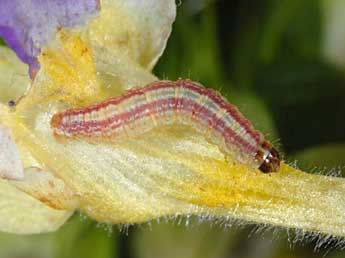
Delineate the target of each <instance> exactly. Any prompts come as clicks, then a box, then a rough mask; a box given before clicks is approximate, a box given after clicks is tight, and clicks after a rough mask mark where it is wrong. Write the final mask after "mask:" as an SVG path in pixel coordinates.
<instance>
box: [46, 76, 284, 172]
mask: <svg viewBox="0 0 345 258" xmlns="http://www.w3.org/2000/svg"><path fill="white" fill-rule="evenodd" d="M173 124H181V125H187V126H191V127H193V128H194V129H195V130H196V131H198V132H200V133H203V134H205V135H206V138H207V139H208V140H209V141H210V142H212V143H214V144H216V145H217V146H218V147H219V148H220V150H221V151H222V152H223V153H224V154H225V155H226V156H227V155H231V156H232V157H234V158H235V159H236V160H237V161H238V162H240V163H245V164H250V165H251V166H253V167H254V168H255V169H257V168H259V169H260V170H261V171H262V172H264V173H270V172H276V171H278V170H279V166H280V158H279V153H278V152H277V151H276V149H275V148H274V147H272V145H271V144H270V142H268V141H267V140H265V139H264V137H263V136H262V134H261V133H260V132H259V131H257V130H255V129H254V128H253V126H252V125H251V123H250V122H249V121H248V120H247V119H246V118H244V116H243V115H242V114H241V113H240V112H239V111H238V109H237V108H236V107H235V106H234V105H232V104H230V103H229V102H228V101H227V100H226V99H225V98H223V97H222V96H221V95H220V94H219V93H218V92H216V91H215V90H212V89H207V88H204V87H203V86H202V85H200V84H198V83H196V82H192V81H190V80H178V81H157V82H154V83H151V84H148V85H146V86H144V87H139V88H134V89H131V90H129V91H127V92H125V93H124V94H123V95H121V96H119V97H115V98H110V99H108V100H105V101H103V102H100V103H97V104H94V105H91V106H89V107H85V108H76V109H69V110H66V111H63V112H62V113H58V114H55V115H54V116H53V117H52V119H51V126H52V128H53V130H54V133H55V134H56V135H59V136H65V137H80V136H81V137H86V138H94V137H100V138H102V137H104V138H107V139H109V138H110V139H111V140H113V141H116V140H118V139H121V138H123V137H128V136H130V137H132V136H137V135H140V134H143V133H145V132H147V131H149V130H152V129H154V128H157V127H161V126H171V125H173Z"/></svg>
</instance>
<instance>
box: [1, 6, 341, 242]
mask: <svg viewBox="0 0 345 258" xmlns="http://www.w3.org/2000/svg"><path fill="white" fill-rule="evenodd" d="M31 1H32V2H36V1H34V0H31ZM83 3H85V1H84V2H83ZM76 5H77V4H76ZM94 6H98V5H94ZM77 9H78V10H79V8H77ZM91 9H92V10H98V7H97V8H91ZM83 10H84V9H83ZM87 10H89V9H87ZM99 10H100V11H95V12H92V14H93V15H91V16H90V13H89V12H86V14H85V15H86V16H87V17H90V18H88V19H86V20H85V19H82V20H83V24H84V25H79V26H71V27H70V26H62V27H61V28H58V29H57V26H56V22H54V23H53V27H51V26H52V25H51V24H50V23H48V24H47V26H48V27H50V28H49V29H44V30H42V31H50V34H49V37H46V36H45V37H44V40H39V42H41V43H40V44H39V47H37V48H36V50H37V51H38V52H34V54H32V53H33V52H30V53H31V54H30V56H31V57H33V58H34V59H35V60H38V61H37V62H38V64H39V66H40V69H39V70H38V71H37V73H32V75H33V76H32V77H33V79H32V81H31V88H30V89H29V90H28V91H27V92H26V94H25V97H23V98H21V100H20V101H19V102H18V104H17V105H16V107H15V108H13V107H8V106H7V105H5V104H2V105H0V124H2V126H4V127H6V128H8V129H9V130H10V135H9V137H7V139H9V140H8V141H9V143H10V144H11V145H12V144H13V143H14V142H15V144H16V146H17V148H18V151H19V153H20V161H21V162H22V164H23V167H24V168H25V169H24V178H21V177H19V176H18V177H17V178H15V179H17V180H13V178H10V177H11V175H16V174H18V173H15V172H18V171H13V173H11V172H7V173H6V174H4V175H3V176H2V177H3V178H2V179H1V180H0V184H1V187H0V192H1V195H0V205H1V206H2V207H5V208H3V209H1V211H0V229H1V230H3V231H7V232H14V233H39V232H45V231H52V230H56V229H57V228H58V227H59V226H61V225H62V224H63V223H64V222H65V221H66V220H67V219H68V217H69V216H70V215H71V214H72V213H73V212H74V211H75V210H77V209H78V210H81V211H82V212H84V213H86V214H87V215H88V216H90V217H91V218H93V219H95V220H97V221H101V222H106V223H138V222H143V221H147V220H150V219H153V218H157V217H161V216H176V215H181V214H182V215H183V214H194V215H207V216H214V217H219V218H224V219H229V218H235V219H242V220H247V221H253V222H256V223H264V224H272V225H276V226H284V227H293V228H300V229H305V230H310V231H316V232H322V233H326V234H334V235H338V236H343V235H345V232H344V227H343V220H342V216H343V214H344V210H345V207H344V204H343V203H344V202H343V197H342V196H344V195H343V193H344V189H345V188H344V186H345V185H344V180H343V179H340V178H331V177H323V176H317V175H311V174H307V173H304V172H301V171H299V170H296V169H294V168H292V167H289V166H288V165H286V164H283V165H282V168H281V170H280V171H279V173H277V174H274V175H265V174H256V173H253V171H252V169H251V168H249V167H247V166H246V165H243V164H242V165H241V164H237V163H236V162H234V163H232V162H229V160H225V158H224V155H223V154H222V153H221V152H220V151H219V149H218V148H217V146H215V145H212V144H210V143H209V142H207V141H206V140H205V138H204V137H203V136H202V135H199V134H197V133H195V132H194V131H192V130H183V131H182V130H180V129H178V128H174V127H172V128H169V129H165V130H154V131H152V132H150V133H148V134H145V135H144V136H143V137H139V138H138V139H136V140H135V141H131V140H129V141H126V142H119V143H113V144H109V143H104V142H100V141H97V142H95V143H89V142H86V141H82V140H77V139H76V140H66V139H60V140H59V139H57V138H55V137H54V136H53V134H52V130H51V128H50V119H51V117H52V115H53V114H55V113H56V112H58V111H59V110H63V109H66V108H68V107H78V106H83V105H86V104H90V103H94V102H96V101H100V100H103V99H105V98H108V97H113V96H116V95H120V94H121V93H122V92H123V91H124V90H126V89H129V88H131V87H133V86H138V85H145V84H147V83H148V82H151V81H154V80H157V78H156V77H155V76H154V75H152V73H151V72H150V70H151V69H152V67H153V66H154V64H155V63H156V62H157V60H158V58H159V57H160V55H161V54H162V52H163V49H164V47H165V45H166V41H167V38H168V36H169V34H170V30H171V24H172V22H173V21H174V18H175V3H174V1H171V0H163V1H162V0H147V1H140V0H105V1H102V2H101V4H100V6H99ZM80 15H81V14H80ZM81 16H82V15H81ZM30 19H32V17H31V16H30V17H29V20H30ZM23 20H25V19H23ZM53 20H55V21H59V20H60V19H58V18H56V19H55V18H54V19H53ZM34 24H36V23H34ZM68 24H69V23H68ZM75 24H76V23H73V25H75ZM58 27H59V26H58ZM30 35H31V34H30ZM35 35H36V34H35ZM38 35H40V33H38ZM23 49H26V45H25V47H24V48H23ZM36 50H35V51H36ZM2 51H3V52H2V53H3V54H2V56H3V57H2V58H1V59H0V60H2V62H1V63H4V64H3V65H1V66H0V70H1V71H2V70H3V69H8V68H6V67H8V64H11V62H12V63H13V65H12V66H13V67H14V69H21V73H23V68H18V61H14V60H13V57H12V56H11V53H10V52H9V51H8V50H4V49H3V50H2ZM5 63H6V64H5ZM29 64H30V65H32V64H31V63H29ZM36 67H38V66H36ZM1 74H3V73H1ZM10 77H11V76H8V77H6V78H4V79H2V80H1V84H0V92H5V91H6V94H7V95H6V96H8V95H9V93H8V90H7V87H8V85H9V84H10ZM20 86H21V85H20V84H18V83H14V84H13V88H14V89H16V92H17V93H16V94H18V92H23V90H21V89H20ZM4 96H5V95H4ZM0 130H1V129H0ZM2 133H3V134H5V132H4V131H2ZM17 158H18V159H19V157H17ZM230 161H231V160H230ZM4 197H5V198H4ZM19 211H20V212H19Z"/></svg>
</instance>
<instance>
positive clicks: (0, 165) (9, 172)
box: [0, 125, 24, 180]
mask: <svg viewBox="0 0 345 258" xmlns="http://www.w3.org/2000/svg"><path fill="white" fill-rule="evenodd" d="M0 177H1V178H5V179H12V180H20V179H23V177H24V173H23V165H22V162H21V160H20V156H19V152H18V149H17V146H16V144H15V142H14V141H13V139H12V137H11V133H10V130H9V129H8V128H7V127H5V126H3V125H0Z"/></svg>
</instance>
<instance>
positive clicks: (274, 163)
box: [259, 147, 280, 173]
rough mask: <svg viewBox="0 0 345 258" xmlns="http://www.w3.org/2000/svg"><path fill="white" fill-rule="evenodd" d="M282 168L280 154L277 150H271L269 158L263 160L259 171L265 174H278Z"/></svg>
mask: <svg viewBox="0 0 345 258" xmlns="http://www.w3.org/2000/svg"><path fill="white" fill-rule="evenodd" d="M279 167H280V158H279V153H278V151H277V150H276V149H275V148H273V147H272V148H271V149H270V152H269V154H268V155H267V157H266V158H265V159H264V160H263V162H262V164H261V166H260V167H259V169H260V170H261V171H262V172H264V173H271V172H277V171H278V170H279Z"/></svg>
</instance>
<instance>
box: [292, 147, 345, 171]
mask: <svg viewBox="0 0 345 258" xmlns="http://www.w3.org/2000/svg"><path fill="white" fill-rule="evenodd" d="M291 158H292V159H296V160H297V161H298V162H299V163H298V164H299V165H300V166H301V167H305V168H310V167H317V168H320V169H322V168H325V167H326V168H328V169H331V168H337V167H338V168H339V167H345V144H344V143H335V144H325V145H320V146H314V147H312V148H309V149H306V150H303V151H300V152H297V153H295V154H294V155H293V156H292V157H291Z"/></svg>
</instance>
